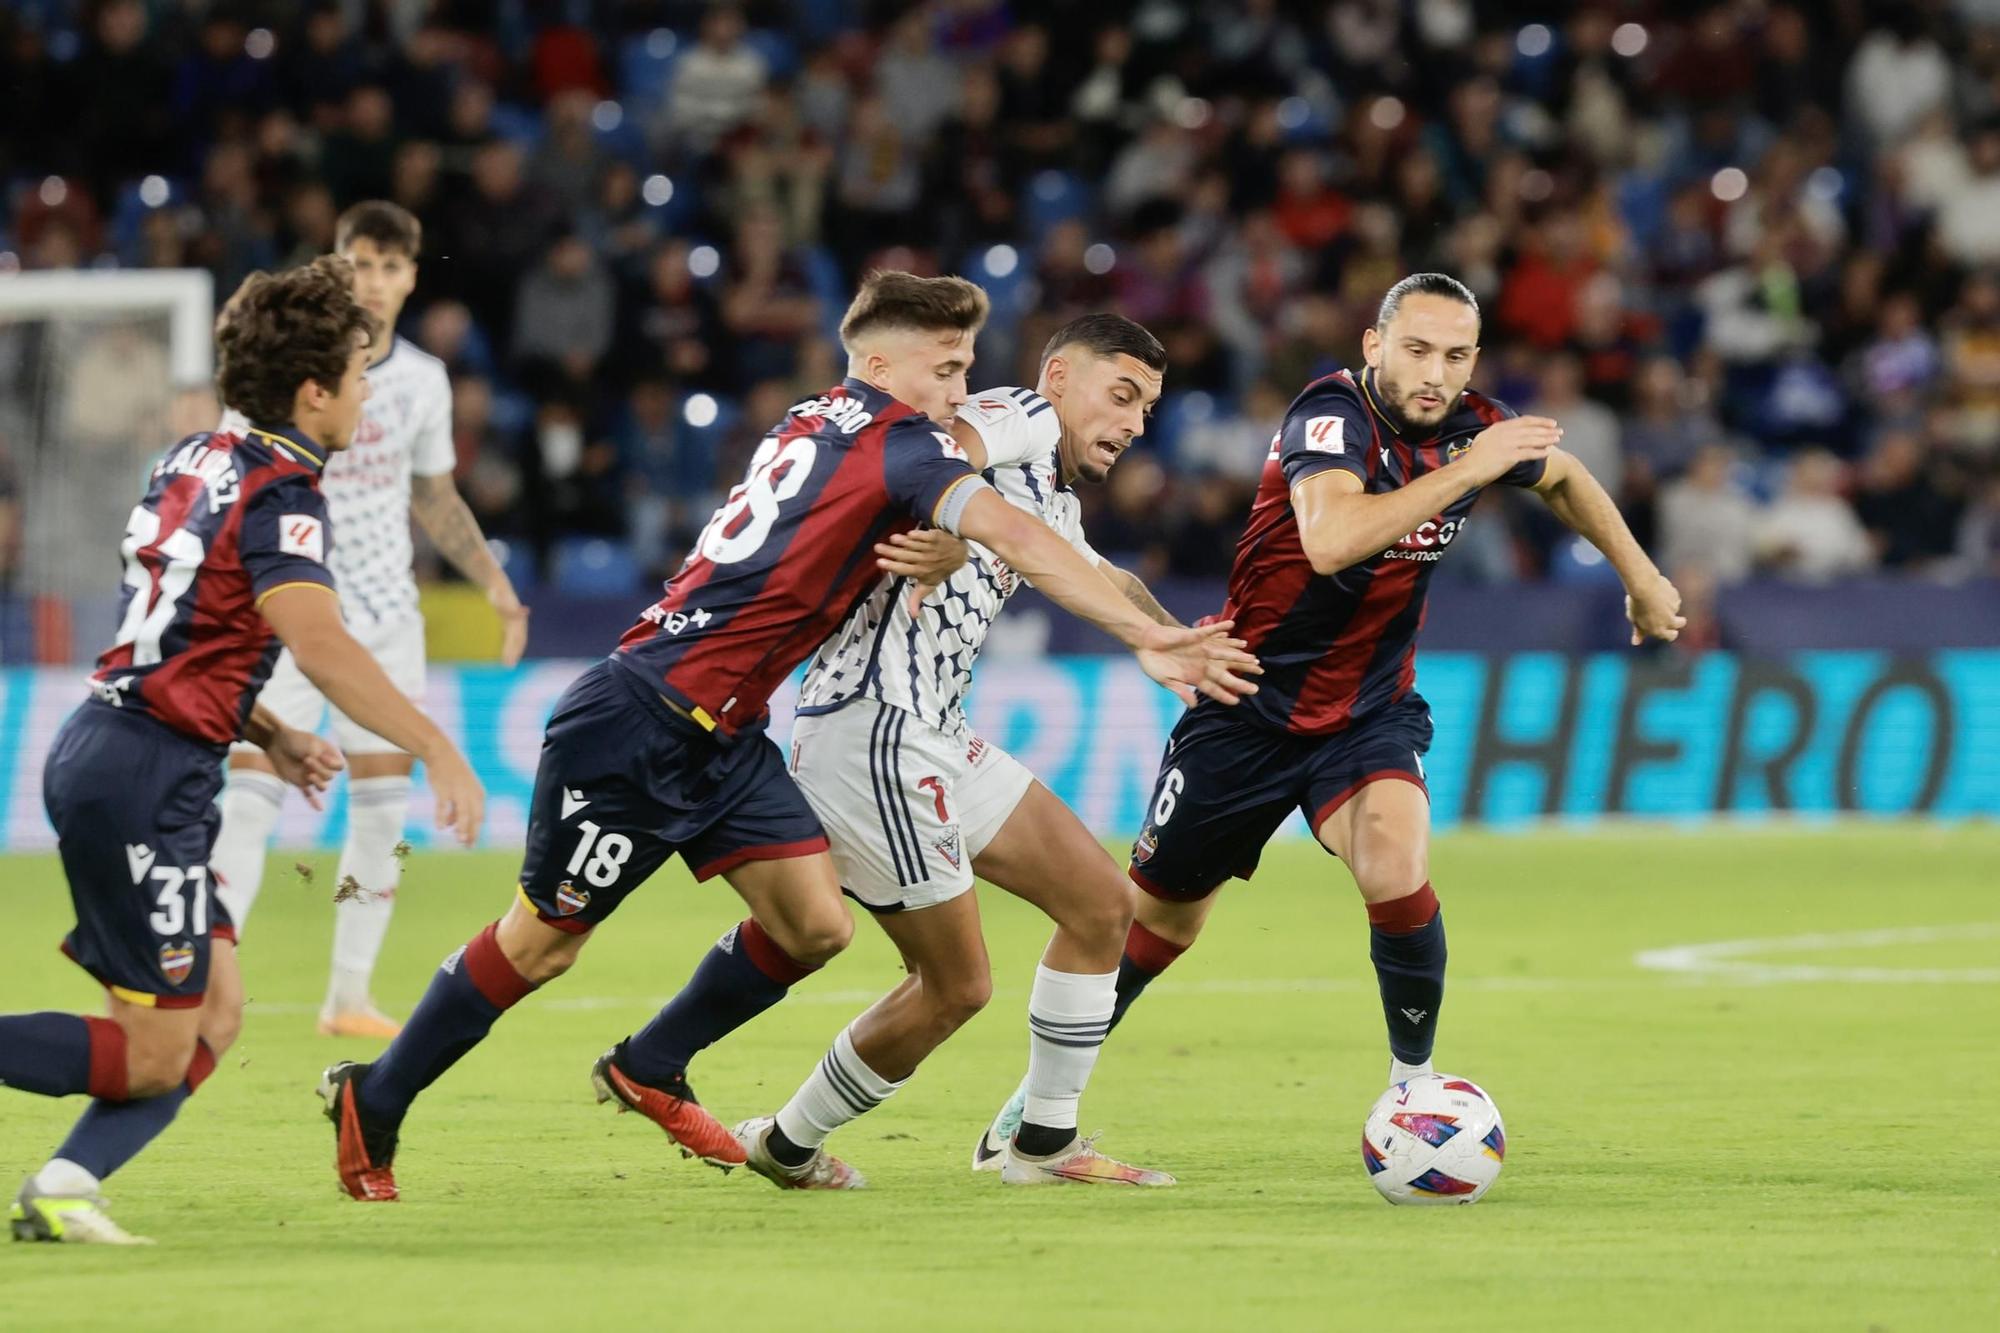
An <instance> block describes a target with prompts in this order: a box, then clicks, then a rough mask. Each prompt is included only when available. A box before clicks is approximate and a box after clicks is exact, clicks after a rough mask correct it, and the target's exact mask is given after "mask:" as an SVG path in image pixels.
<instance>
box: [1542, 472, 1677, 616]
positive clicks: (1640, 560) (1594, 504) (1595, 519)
mask: <svg viewBox="0 0 2000 1333" xmlns="http://www.w3.org/2000/svg"><path fill="white" fill-rule="evenodd" d="M1534 489H1535V493H1536V494H1537V495H1539V496H1541V497H1542V501H1543V503H1545V504H1546V505H1548V507H1549V512H1550V513H1552V514H1554V515H1555V516H1556V517H1557V518H1559V519H1561V520H1562V522H1563V525H1564V526H1565V527H1567V528H1569V530H1570V531H1572V532H1574V533H1576V535H1577V536H1579V537H1581V538H1583V539H1584V540H1585V541H1587V542H1589V543H1590V544H1591V545H1592V546H1595V547H1596V548H1597V549H1598V550H1600V551H1602V552H1604V558H1605V559H1606V560H1609V561H1610V562H1611V567H1612V568H1613V569H1615V570H1617V571H1618V577H1619V578H1620V579H1622V580H1624V583H1625V586H1626V587H1627V588H1628V589H1630V588H1634V587H1637V586H1638V585H1640V584H1642V583H1644V582H1646V581H1648V580H1651V579H1657V578H1659V577H1660V571H1659V567H1658V566H1656V565H1655V564H1654V563H1653V561H1652V558H1651V557H1650V556H1648V555H1647V554H1646V552H1645V548H1643V547H1641V546H1640V545H1639V541H1638V538H1636V537H1634V536H1633V535H1632V529H1631V528H1630V527H1628V526H1627V525H1626V522H1625V516H1624V515H1623V514H1621V513H1619V512H1618V503H1617V501H1615V500H1613V499H1612V498H1611V494H1610V492H1608V491H1606V490H1605V489H1604V486H1603V484H1602V483H1601V482H1599V481H1598V480H1597V478H1595V477H1593V476H1591V475H1590V469H1589V468H1587V467H1585V466H1584V465H1583V464H1582V463H1581V462H1579V461H1577V458H1576V456H1575V455H1574V454H1568V453H1564V452H1563V451H1562V450H1560V449H1557V450H1553V451H1551V452H1550V454H1549V464H1548V468H1547V469H1546V470H1545V471H1544V472H1543V473H1542V479H1541V481H1540V482H1538V483H1537V484H1536V485H1535V488H1534Z"/></svg>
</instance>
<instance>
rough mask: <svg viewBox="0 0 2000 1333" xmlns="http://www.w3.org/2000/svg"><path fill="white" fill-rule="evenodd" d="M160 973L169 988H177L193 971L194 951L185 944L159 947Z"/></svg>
mask: <svg viewBox="0 0 2000 1333" xmlns="http://www.w3.org/2000/svg"><path fill="white" fill-rule="evenodd" d="M160 971H161V973H163V974H164V975H165V976H166V978H167V984H168V985H169V986H178V985H180V984H181V983H182V982H183V981H186V980H187V979H188V973H190V972H192V971H194V949H193V948H192V947H191V946H189V945H186V944H162V945H161V946H160Z"/></svg>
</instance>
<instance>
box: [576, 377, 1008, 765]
mask: <svg viewBox="0 0 2000 1333" xmlns="http://www.w3.org/2000/svg"><path fill="white" fill-rule="evenodd" d="M986 489H989V488H988V486H987V484H986V482H985V481H984V480H982V479H981V478H980V476H979V474H978V473H976V472H974V471H973V470H972V465H971V463H969V462H968V461H967V460H966V456H965V451H964V450H963V449H961V448H959V446H958V443H957V441H955V440H953V439H952V437H951V435H950V434H949V433H948V432H946V431H944V430H942V429H940V428H939V427H938V426H937V424H936V423H935V422H933V421H931V420H930V419H929V418H928V417H925V416H924V415H923V414H921V413H919V412H918V411H917V410H916V409H915V408H912V407H910V406H909V405H908V404H906V403H902V402H898V401H897V400H896V399H894V398H892V397H890V396H889V395H888V394H886V393H883V392H882V391H881V390H879V389H876V388H874V387H872V386H871V385H868V384H866V383H864V382H862V381H860V380H856V379H848V380H846V381H844V382H842V383H841V384H839V385H836V386H835V387H834V388H832V389H829V390H827V392H826V393H824V394H822V395H820V396H819V397H817V398H812V399H808V400H807V401H805V402H802V403H800V404H798V405H797V406H795V407H793V408H792V410H791V411H790V412H788V413H787V414H786V415H785V418H784V420H782V421H780V422H779V423H778V424H777V426H776V427H774V428H773V429H772V431H771V432H770V434H769V435H768V436H766V437H765V439H764V442H763V443H762V444H761V445H760V446H758V449H757V452H756V455H755V456H754V457H753V458H752V459H751V461H750V469H749V473H748V475H747V476H746V477H745V478H744V480H743V482H742V484H740V485H739V486H737V487H736V488H735V489H734V490H732V491H731V492H730V493H729V496H728V498H727V499H726V500H724V501H723V503H722V507H721V508H719V509H717V510H716V511H715V515H714V517H712V518H711V519H709V521H708V526H707V527H706V528H704V529H703V530H702V533H701V536H700V538H699V539H698V540H697V541H696V543H695V549H694V550H693V551H692V552H690V553H689V555H688V558H687V561H686V563H684V564H683V565H682V566H681V568H680V570H679V571H678V572H677V573H675V575H674V576H673V577H672V578H671V579H669V580H668V581H667V586H666V595H665V596H663V597H662V598H660V600H659V601H658V602H656V603H655V604H653V605H652V606H649V607H647V608H646V610H645V611H644V612H643V613H642V614H641V615H640V617H639V621H638V623H637V624H635V625H634V626H633V627H632V628H631V629H630V630H629V631H627V633H626V635H625V637H624V639H623V640H622V641H621V642H620V643H619V645H618V651H617V652H616V653H615V654H614V655H613V661H614V662H616V663H617V664H619V665H620V666H622V667H623V668H624V669H626V670H627V671H630V672H633V673H634V674H636V675H637V676H639V678H640V679H642V680H643V681H645V682H646V684H647V685H648V686H649V687H651V688H652V689H654V690H657V691H658V692H659V693H661V694H662V695H664V696H665V697H666V698H667V699H668V700H670V701H671V702H672V703H674V704H675V705H676V706H678V707H679V708H680V709H682V711H684V712H685V713H686V714H687V715H688V716H690V717H692V718H693V719H694V720H695V721H696V722H697V723H699V724H700V725H701V726H703V727H705V728H707V729H709V730H711V731H714V732H717V733H719V734H720V735H722V736H725V737H730V736H735V735H737V734H739V733H742V732H746V731H749V730H752V729H754V728H756V727H758V726H761V725H762V724H763V723H764V721H765V720H766V719H767V718H768V716H769V703H770V698H771V692H772V691H773V690H775V689H776V688H777V687H778V685H779V683H780V682H781V681H783V680H784V678H785V677H786V676H787V675H788V674H789V673H790V672H791V670H792V668H794V667H796V666H797V665H798V664H799V663H800V662H802V661H804V660H805V659H806V657H807V656H808V655H809V654H811V653H812V651H813V650H814V649H815V648H817V647H819V645H820V643H821V642H822V641H823V640H824V639H825V638H826V637H827V635H828V634H830V633H831V632H832V631H833V629H834V628H835V627H836V626H837V625H839V624H840V622H841V621H842V620H844V619H846V618H847V615H848V613H849V612H850V611H852V610H853V609H854V606H855V604H856V603H857V602H858V601H859V600H860V599H861V598H862V596H863V595H865V594H866V593H867V591H868V589H869V588H871V587H872V586H874V584H875V582H876V580H877V578H878V577H879V571H878V570H877V569H876V567H875V560H876V556H875V550H874V547H875V543H877V542H878V541H881V540H882V539H883V538H884V537H886V536H888V535H889V534H890V533H893V532H906V531H908V530H909V529H911V528H913V527H915V526H916V524H917V521H918V520H923V521H925V522H928V523H931V524H933V525H935V526H937V527H940V528H943V529H945V530H946V531H947V532H951V533H953V534H956V533H957V532H958V522H959V518H960V516H961V515H962V514H963V513H964V510H965V506H966V504H967V503H968V502H969V501H970V500H971V499H972V497H973V496H974V495H975V494H977V493H979V492H980V491H983V490H986Z"/></svg>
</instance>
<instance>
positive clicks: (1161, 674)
mask: <svg viewBox="0 0 2000 1333" xmlns="http://www.w3.org/2000/svg"><path fill="white" fill-rule="evenodd" d="M958 530H959V532H960V534H961V535H963V536H966V537H969V538H971V539H972V540H973V541H976V542H979V543H980V544H981V545H983V546H986V547H989V548H990V549H991V550H993V551H994V552H995V553H996V554H997V555H999V557H1000V558H1001V559H1002V560H1005V561H1006V562H1007V563H1008V564H1010V565H1012V566H1013V567H1014V570H1015V572H1016V573H1018V574H1020V575H1021V576H1022V577H1023V578H1025V579H1027V580H1028V582H1030V583H1032V584H1033V585H1034V586H1035V588H1036V590H1037V591H1039V592H1041V593H1042V594H1043V595H1044V596H1046V597H1048V598H1049V599H1050V600H1052V601H1054V602H1055V603H1057V604H1058V605H1060V606H1061V607H1062V608H1063V609H1064V610H1066V611H1069V612H1071V613H1072V614H1074V615H1078V616H1081V617H1082V618H1083V619H1085V620H1088V621H1089V622H1090V623H1091V624H1093V625H1095V626H1097V627H1098V628H1099V629H1101V630H1103V631H1104V632H1105V633H1107V634H1110V635H1112V636H1113V637H1115V638H1116V639H1117V640H1118V641H1119V642H1120V643H1123V644H1124V645H1125V646H1126V647H1128V648H1130V649H1131V650H1132V651H1133V652H1134V653H1135V654H1137V656H1138V658H1139V664H1140V665H1141V666H1143V667H1144V668H1145V669H1146V674H1147V675H1149V676H1151V677H1152V678H1153V679H1154V680H1157V681H1159V682H1160V683H1161V684H1162V685H1165V686H1167V687H1168V688H1169V689H1173V690H1174V692H1175V693H1176V694H1179V695H1180V696H1181V697H1182V698H1183V699H1189V698H1191V694H1190V691H1194V690H1199V691H1200V692H1201V693H1203V694H1206V695H1208V696H1209V697H1210V698H1211V699H1217V700H1220V701H1221V702H1223V703H1234V702H1236V700H1237V698H1238V697H1240V696H1242V695H1245V694H1254V693H1256V690H1257V687H1256V686H1255V685H1254V684H1252V683H1251V682H1250V681H1249V680H1247V679H1245V678H1244V677H1246V676H1251V675H1256V674H1259V673H1260V672H1261V671H1262V670H1263V668H1262V667H1260V666H1258V665H1257V659H1256V658H1255V657H1253V656H1251V655H1250V654H1249V653H1247V652H1244V651H1243V644H1242V641H1241V640H1238V639H1232V638H1229V637H1227V636H1228V632H1229V630H1230V629H1231V628H1233V624H1234V622H1232V621H1227V620H1225V621H1219V622H1217V623H1216V624H1213V625H1207V626H1203V627H1201V628H1199V629H1175V628H1170V627H1168V626H1166V625H1160V624H1156V623H1154V622H1153V621H1152V620H1150V619H1148V618H1147V617H1146V616H1145V615H1144V614H1143V613H1141V612H1140V610H1139V609H1138V608H1137V607H1135V606H1133V605H1132V603H1131V602H1130V601H1128V600H1126V598H1125V596H1124V595H1123V594H1122V593H1120V592H1119V591H1118V589H1116V588H1114V587H1113V586H1112V585H1111V583H1110V581H1109V580H1107V579H1106V578H1105V577H1104V575H1102V574H1100V573H1098V572H1097V570H1095V569H1093V568H1091V566H1090V562H1089V561H1087V560H1085V559H1084V558H1083V556H1081V555H1080V554H1078V553H1077V550H1076V548H1075V547H1073V546H1071V545H1070V544H1069V543H1068V542H1066V541H1064V540H1063V539H1062V538H1061V537H1060V536H1058V535H1057V534H1056V532H1055V531H1054V529H1052V528H1050V527H1049V526H1048V524H1046V523H1043V522H1042V521H1041V520H1040V519H1037V518H1034V517H1032V516H1031V515H1029V514H1026V513H1023V512H1022V511H1021V510H1019V509H1016V508H1015V507H1014V506H1013V505H1011V504H1008V503H1007V502H1006V501H1005V500H1003V499H1001V498H1000V497H999V496H998V495H997V494H995V493H994V492H992V491H991V490H987V491H983V492H981V493H980V494H977V495H974V496H973V497H972V499H971V500H970V501H969V502H968V503H967V504H966V506H965V512H964V514H963V515H962V516H961V517H960V519H959V522H958Z"/></svg>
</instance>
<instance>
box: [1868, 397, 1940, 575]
mask: <svg viewBox="0 0 2000 1333" xmlns="http://www.w3.org/2000/svg"><path fill="white" fill-rule="evenodd" d="M1964 507H1965V506H1964V501H1963V499H1962V491H1961V490H1960V487H1959V483H1958V478H1957V476H1956V475H1955V469H1953V468H1951V467H1950V466H1949V465H1948V464H1946V463H1944V462H1943V461H1942V460H1939V459H1937V458H1934V457H1929V456H1927V454H1926V450H1925V448H1924V437H1923V436H1922V435H1921V434H1919V433H1918V432H1917V431H1915V430H1912V429H1903V428H1899V429H1895V430H1890V431H1887V432H1885V433H1884V434H1883V435H1882V438H1881V439H1879V440H1877V441H1876V443H1875V448H1874V450H1873V451H1872V452H1871V453H1870V454H1869V455H1868V457H1867V459H1866V460H1865V461H1864V462H1863V463H1862V466H1861V477H1860V484H1859V486H1858V487H1857V488H1856V492H1855V496H1854V509H1855V512H1856V514H1858V515H1859V516H1860V519H1861V522H1862V524H1863V526H1865V527H1866V528H1867V529H1868V535H1869V536H1870V537H1872V538H1873V539H1874V541H1875V554H1876V558H1877V560H1879V561H1880V563H1881V564H1883V565H1884V566H1886V567H1888V568H1891V569H1897V568H1904V569H1916V570H1925V569H1931V568H1934V567H1936V566H1937V565H1938V564H1939V563H1940V562H1942V561H1944V560H1945V559H1946V558H1948V557H1949V556H1950V555H1951V554H1952V553H1953V551H1954V550H1955V549H1956V548H1957V545H1958V523H1959V515H1960V513H1961V512H1962V511H1963V509H1964Z"/></svg>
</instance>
